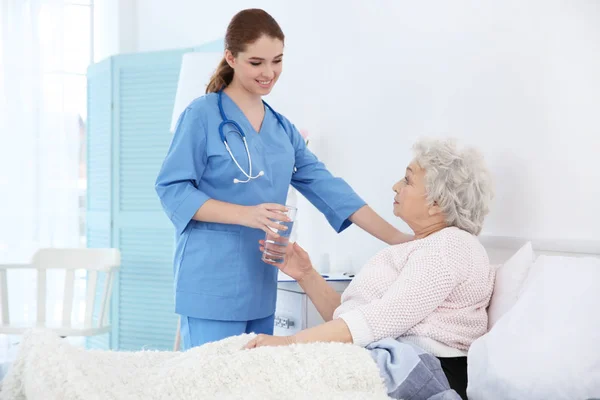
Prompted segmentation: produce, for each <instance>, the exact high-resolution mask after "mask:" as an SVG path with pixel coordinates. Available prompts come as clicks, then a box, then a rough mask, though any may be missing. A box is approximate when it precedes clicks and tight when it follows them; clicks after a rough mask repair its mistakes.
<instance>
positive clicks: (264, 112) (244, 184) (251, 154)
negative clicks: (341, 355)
mask: <svg viewBox="0 0 600 400" xmlns="http://www.w3.org/2000/svg"><path fill="white" fill-rule="evenodd" d="M283 48H284V35H283V32H282V31H281V28H280V27H279V25H278V24H277V22H276V21H275V20H274V19H273V18H272V17H271V16H270V15H269V14H267V13H266V12H264V11H263V10H258V9H249V10H243V11H241V12H239V13H238V14H236V15H235V16H234V17H233V19H232V20H231V22H230V24H229V26H228V28H227V32H226V34H225V51H224V57H223V59H222V61H221V62H220V63H219V65H218V66H217V68H216V71H215V74H214V76H213V77H212V78H211V80H210V82H209V84H208V87H207V89H206V94H205V95H204V96H201V97H199V98H197V99H196V100H194V101H193V102H192V103H190V104H189V106H188V107H187V108H186V109H185V110H184V111H183V113H182V114H181V115H180V117H179V120H178V122H177V125H176V128H175V134H174V136H173V139H172V142H171V146H170V148H169V151H168V153H167V155H166V157H165V160H164V162H163V164H162V167H161V169H160V172H159V174H158V177H157V179H156V191H157V194H158V196H159V198H160V201H161V204H162V206H163V209H164V211H165V214H166V215H167V217H168V218H169V219H170V220H171V222H172V224H173V226H174V227H175V233H176V249H175V254H174V268H173V270H174V277H175V312H176V313H178V314H179V315H180V316H181V337H182V343H183V348H184V349H188V348H190V347H193V346H198V345H201V344H203V343H206V342H209V341H215V340H220V339H223V338H225V337H228V336H233V335H239V334H242V333H249V332H254V333H265V334H272V332H273V322H274V313H275V303H276V299H277V272H278V270H277V268H276V267H274V266H273V265H270V264H269V263H268V262H264V261H263V260H262V254H261V252H260V250H259V248H258V246H256V243H257V242H258V241H259V240H261V239H265V236H266V235H265V232H267V233H269V232H272V231H273V230H275V231H278V232H279V233H280V235H281V236H284V234H283V232H286V230H285V225H286V224H287V223H288V222H289V221H286V220H284V219H283V218H282V213H284V212H285V211H286V209H287V207H286V206H285V201H286V197H287V192H288V188H289V186H290V185H292V186H293V187H294V188H296V189H297V190H298V191H299V192H300V193H302V194H303V195H304V197H305V198H306V199H308V200H309V201H310V202H311V203H312V204H313V205H314V206H315V207H316V208H317V209H318V210H319V211H321V212H322V213H323V214H324V215H325V217H326V218H327V221H328V222H329V224H330V225H331V227H332V228H333V229H334V230H335V231H336V232H342V231H343V230H345V229H346V228H348V227H349V226H350V225H351V224H353V223H354V224H356V225H358V226H359V227H361V228H362V229H364V230H365V231H367V232H368V233H370V234H372V235H373V236H375V237H377V238H379V239H381V240H383V241H384V242H386V243H388V244H396V243H402V242H405V241H407V240H410V239H411V238H412V237H411V236H409V235H406V234H403V233H402V232H400V231H398V230H397V229H396V228H394V227H393V226H392V225H390V224H389V223H387V222H386V221H385V220H383V219H382V218H381V217H380V216H379V215H378V214H377V213H375V212H374V211H373V210H372V209H371V208H370V207H369V206H368V205H367V204H366V203H365V202H364V200H362V199H361V198H360V197H359V196H358V195H357V194H356V193H355V192H354V191H353V190H352V188H351V187H350V186H349V185H348V184H347V183H346V182H345V181H344V180H343V179H341V178H338V177H335V176H333V175H332V174H331V173H330V172H329V171H328V170H327V168H326V167H325V165H323V163H322V162H320V161H319V160H318V159H317V157H316V156H315V155H314V154H313V153H312V152H311V151H310V150H309V149H308V148H306V144H305V142H304V139H303V138H302V136H301V135H300V133H299V132H298V130H297V129H296V127H295V126H294V125H293V124H292V123H291V122H290V121H289V120H288V119H287V118H286V117H284V116H283V115H281V114H279V113H277V112H276V111H275V110H273V109H272V108H271V107H270V106H269V105H268V104H267V103H265V102H264V101H263V100H262V96H265V95H267V94H269V93H270V92H271V90H272V89H273V87H274V85H275V83H276V82H277V80H278V78H279V76H280V74H281V72H282V68H283V67H282V65H283Z"/></svg>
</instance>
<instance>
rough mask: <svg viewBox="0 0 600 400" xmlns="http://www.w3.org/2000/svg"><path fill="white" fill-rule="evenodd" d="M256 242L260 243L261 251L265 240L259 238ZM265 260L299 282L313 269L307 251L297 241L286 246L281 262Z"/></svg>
mask: <svg viewBox="0 0 600 400" xmlns="http://www.w3.org/2000/svg"><path fill="white" fill-rule="evenodd" d="M258 243H259V244H260V251H261V253H262V252H263V251H264V249H265V241H264V240H259V242H258ZM265 262H266V263H267V264H271V265H274V266H276V267H277V268H279V270H280V271H281V272H283V273H284V274H286V275H287V276H290V277H292V278H294V279H295V280H296V281H297V282H300V281H301V280H302V279H304V278H305V277H307V276H308V275H309V274H310V273H311V272H312V271H314V268H313V265H312V262H311V261H310V257H309V256H308V253H307V252H306V251H304V249H303V248H302V247H300V245H299V244H298V243H291V242H290V244H289V245H288V246H287V247H286V252H285V261H284V262H283V263H275V262H270V261H265Z"/></svg>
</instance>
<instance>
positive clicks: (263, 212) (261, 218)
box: [240, 203, 290, 237]
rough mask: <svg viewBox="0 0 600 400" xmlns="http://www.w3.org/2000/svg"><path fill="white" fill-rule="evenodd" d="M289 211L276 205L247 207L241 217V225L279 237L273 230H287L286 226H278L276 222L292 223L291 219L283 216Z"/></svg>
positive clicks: (267, 204)
mask: <svg viewBox="0 0 600 400" xmlns="http://www.w3.org/2000/svg"><path fill="white" fill-rule="evenodd" d="M286 211H287V208H286V207H285V206H282V205H281V204H275V203H263V204H259V205H257V206H246V207H244V212H243V213H242V216H241V222H240V225H244V226H247V227H249V228H257V229H261V230H263V231H265V232H266V233H268V234H270V235H274V236H275V237H279V235H277V234H276V233H274V232H273V231H272V230H271V229H269V228H273V229H276V230H279V231H284V230H287V227H286V226H285V225H281V224H278V223H277V222H274V221H280V222H290V219H289V218H288V217H287V216H286V215H285V214H283V213H284V212H286Z"/></svg>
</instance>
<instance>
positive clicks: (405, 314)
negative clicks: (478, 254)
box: [337, 249, 467, 346]
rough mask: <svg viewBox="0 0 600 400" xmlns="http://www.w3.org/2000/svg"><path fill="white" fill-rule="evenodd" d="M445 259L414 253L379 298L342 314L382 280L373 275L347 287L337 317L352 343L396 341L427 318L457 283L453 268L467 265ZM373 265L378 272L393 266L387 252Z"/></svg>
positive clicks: (424, 252)
mask: <svg viewBox="0 0 600 400" xmlns="http://www.w3.org/2000/svg"><path fill="white" fill-rule="evenodd" d="M449 258H450V257H448V256H447V255H445V253H444V252H443V251H440V252H432V251H427V250H426V249H421V250H419V251H415V252H413V253H411V255H410V257H409V258H408V260H407V261H406V262H405V264H404V265H403V266H402V267H401V270H402V272H401V273H400V274H399V275H398V278H397V279H396V281H395V282H394V283H393V285H392V286H390V287H389V288H388V289H387V290H386V291H385V292H384V293H382V295H381V296H380V297H378V298H376V299H373V300H371V301H369V302H368V303H366V304H362V305H360V306H358V307H349V308H348V309H347V310H345V309H344V305H345V304H347V303H348V304H352V303H353V299H354V296H357V297H359V298H360V297H361V296H362V295H361V291H364V290H367V289H368V287H369V286H370V285H371V283H372V282H374V281H376V280H377V279H385V275H384V273H382V274H378V273H374V274H371V275H370V276H369V277H368V278H367V279H366V280H364V281H362V282H361V285H358V286H359V287H356V286H355V287H353V288H350V287H349V288H348V289H347V292H346V293H345V302H344V304H342V305H341V306H340V309H338V310H337V315H338V317H339V318H340V319H343V320H344V321H345V322H346V325H347V326H348V329H349V330H350V332H351V334H352V341H353V342H354V343H355V344H358V345H360V346H366V345H368V344H369V343H372V342H375V341H378V340H381V339H383V338H386V337H392V338H396V337H399V336H401V335H403V334H404V333H406V331H408V330H409V329H410V328H412V327H413V326H415V325H416V324H418V323H419V322H421V321H422V320H423V319H425V318H427V317H428V316H429V315H431V313H433V312H434V311H435V310H436V309H437V308H438V307H439V306H440V305H441V304H442V303H443V302H444V300H445V299H447V298H448V296H449V295H450V293H451V292H452V291H453V290H454V288H456V287H457V285H458V284H459V282H460V281H461V276H460V272H459V269H458V268H456V265H454V264H455V263H458V264H461V263H465V262H467V261H466V260H464V259H462V258H457V257H454V258H452V260H451V261H450V260H449ZM374 261H375V262H376V263H377V264H378V266H379V268H378V269H379V270H381V271H385V270H386V269H387V266H385V264H393V263H394V259H393V256H392V254H391V252H390V251H389V250H387V251H384V252H382V257H380V258H378V259H376V260H374ZM346 301H347V303H346Z"/></svg>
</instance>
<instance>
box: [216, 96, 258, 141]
mask: <svg viewBox="0 0 600 400" xmlns="http://www.w3.org/2000/svg"><path fill="white" fill-rule="evenodd" d="M221 95H222V96H223V97H224V98H226V99H227V101H228V102H229V103H231V106H232V107H234V108H235V109H236V110H237V112H238V113H239V114H241V115H242V117H243V118H244V121H245V122H246V125H247V126H248V127H250V129H251V130H252V133H254V134H255V135H261V132H262V131H263V130H264V128H265V123H266V122H267V114H268V113H269V110H267V107H266V106H265V103H264V102H262V103H263V108H264V109H265V114H264V115H263V120H262V121H261V123H260V129H259V130H258V132H257V131H256V129H254V126H252V123H251V122H250V120H249V119H248V117H246V114H244V111H242V109H241V108H240V107H239V106H238V105H237V103H236V102H235V101H233V99H232V98H231V97H229V95H228V94H227V93H225V91H221ZM225 113H226V114H227V112H225ZM227 118H230V119H232V118H231V116H230V115H227Z"/></svg>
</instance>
